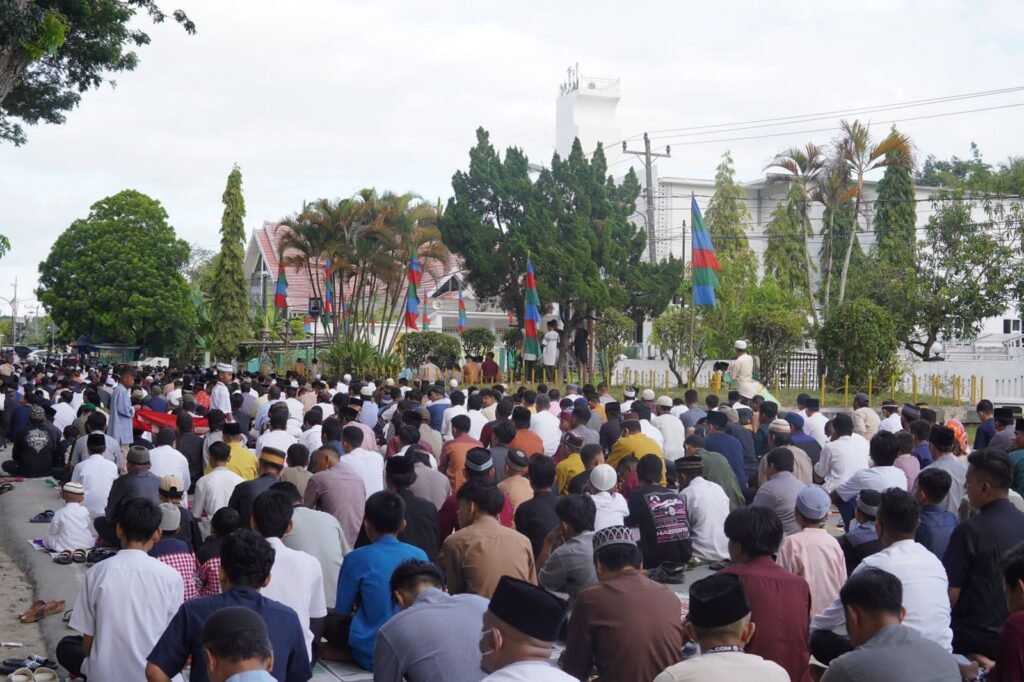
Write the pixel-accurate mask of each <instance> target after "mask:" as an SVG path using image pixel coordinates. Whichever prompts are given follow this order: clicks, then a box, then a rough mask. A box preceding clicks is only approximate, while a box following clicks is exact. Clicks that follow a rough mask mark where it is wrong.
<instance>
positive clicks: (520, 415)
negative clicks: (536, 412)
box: [512, 405, 530, 423]
mask: <svg viewBox="0 0 1024 682" xmlns="http://www.w3.org/2000/svg"><path fill="white" fill-rule="evenodd" d="M512 421H514V422H520V423H522V422H528V421H530V411H529V410H528V409H526V408H525V407H523V406H522V405H516V406H515V407H513V408H512Z"/></svg>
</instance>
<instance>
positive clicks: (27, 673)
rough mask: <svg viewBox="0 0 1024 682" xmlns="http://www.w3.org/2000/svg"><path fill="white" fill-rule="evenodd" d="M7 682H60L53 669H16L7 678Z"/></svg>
mask: <svg viewBox="0 0 1024 682" xmlns="http://www.w3.org/2000/svg"><path fill="white" fill-rule="evenodd" d="M7 682H60V676H59V675H57V671H56V670H54V669H53V668H45V667H42V666H40V667H38V668H36V669H35V670H33V669H32V668H18V669H17V670H15V671H14V672H13V673H11V674H10V675H8V676H7Z"/></svg>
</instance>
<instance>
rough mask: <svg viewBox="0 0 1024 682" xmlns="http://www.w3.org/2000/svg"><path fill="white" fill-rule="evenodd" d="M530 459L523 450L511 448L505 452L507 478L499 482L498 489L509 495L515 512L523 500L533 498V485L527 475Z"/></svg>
mask: <svg viewBox="0 0 1024 682" xmlns="http://www.w3.org/2000/svg"><path fill="white" fill-rule="evenodd" d="M529 465H530V460H529V458H528V457H527V456H526V453H525V452H523V451H522V450H516V449H513V448H509V450H508V452H507V453H506V454H505V478H504V479H503V480H502V482H501V483H499V484H498V490H500V491H501V492H503V493H505V495H506V496H508V501H509V502H510V503H512V511H513V512H515V510H516V509H518V508H519V505H521V504H522V503H523V502H526V501H527V500H532V499H533V486H531V485H530V479H528V478H527V477H526V469H527V468H528V467H529Z"/></svg>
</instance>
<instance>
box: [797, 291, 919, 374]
mask: <svg viewBox="0 0 1024 682" xmlns="http://www.w3.org/2000/svg"><path fill="white" fill-rule="evenodd" d="M817 342H818V351H819V352H820V353H821V358H822V360H823V362H824V365H825V371H826V372H827V374H828V383H829V385H830V386H833V387H837V386H842V385H843V383H844V379H845V377H847V376H849V377H850V386H851V388H853V387H856V388H857V389H863V388H866V387H867V379H868V374H869V373H870V374H871V375H872V376H873V377H874V381H875V385H876V386H878V385H885V384H886V383H888V381H889V379H890V378H891V376H892V374H893V372H894V371H895V369H896V366H897V356H896V348H897V346H898V345H899V339H898V338H897V336H896V325H895V324H894V323H893V320H892V316H891V315H889V313H888V312H887V311H886V310H885V309H884V308H881V307H879V306H877V305H875V304H874V303H872V302H871V301H868V300H866V299H851V300H849V301H846V302H845V303H843V304H840V305H837V306H836V307H835V308H833V310H832V314H831V315H829V317H828V319H827V320H825V322H824V324H822V326H821V329H819V330H818V338H817Z"/></svg>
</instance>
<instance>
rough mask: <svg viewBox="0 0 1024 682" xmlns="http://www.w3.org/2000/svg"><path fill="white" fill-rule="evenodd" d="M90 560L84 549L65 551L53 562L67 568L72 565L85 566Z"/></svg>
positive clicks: (54, 558)
mask: <svg viewBox="0 0 1024 682" xmlns="http://www.w3.org/2000/svg"><path fill="white" fill-rule="evenodd" d="M88 558H89V555H88V553H87V552H86V551H85V550H84V549H75V550H71V549H65V550H64V551H63V552H61V553H60V554H58V555H57V556H55V557H53V562H54V563H57V564H60V565H61V566H67V565H68V564H72V563H75V564H84V563H85V561H86V559H88Z"/></svg>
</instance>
